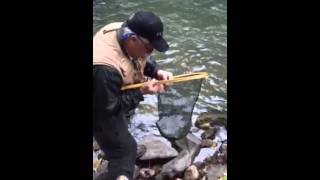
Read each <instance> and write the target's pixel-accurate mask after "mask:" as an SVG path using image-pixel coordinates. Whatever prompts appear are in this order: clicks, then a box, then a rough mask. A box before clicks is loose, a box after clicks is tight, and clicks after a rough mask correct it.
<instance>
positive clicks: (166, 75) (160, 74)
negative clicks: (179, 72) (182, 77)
mask: <svg viewBox="0 0 320 180" xmlns="http://www.w3.org/2000/svg"><path fill="white" fill-rule="evenodd" d="M172 76H173V74H172V73H171V72H168V71H164V70H158V71H157V79H158V80H169V79H171V78H172Z"/></svg>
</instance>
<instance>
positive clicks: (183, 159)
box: [155, 134, 201, 180]
mask: <svg viewBox="0 0 320 180" xmlns="http://www.w3.org/2000/svg"><path fill="white" fill-rule="evenodd" d="M175 143H176V144H177V146H179V147H180V148H182V149H183V150H182V151H181V152H180V153H179V155H178V156H177V157H176V158H174V159H173V160H171V161H169V162H168V163H166V164H164V165H163V167H162V170H161V172H160V173H159V174H158V175H157V176H156V178H155V179H156V180H162V179H166V178H169V179H173V178H174V177H175V176H176V175H177V174H179V173H182V172H183V171H184V170H185V169H186V168H187V167H189V166H190V165H191V164H192V162H193V160H194V158H195V156H196V155H197V154H198V153H199V151H200V146H201V141H200V139H199V138H197V137H196V136H195V135H193V134H188V135H187V136H186V137H185V138H183V139H181V140H177V141H176V142H175Z"/></svg>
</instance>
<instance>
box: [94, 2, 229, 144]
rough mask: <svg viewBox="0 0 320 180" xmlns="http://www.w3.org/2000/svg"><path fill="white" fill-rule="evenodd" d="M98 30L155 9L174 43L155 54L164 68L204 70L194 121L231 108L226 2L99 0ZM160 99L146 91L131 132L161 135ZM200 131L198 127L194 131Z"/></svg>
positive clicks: (166, 35) (137, 135)
mask: <svg viewBox="0 0 320 180" xmlns="http://www.w3.org/2000/svg"><path fill="white" fill-rule="evenodd" d="M93 4H94V7H93V31H94V32H96V31H97V30H98V29H99V28H100V27H102V26H104V25H106V24H108V23H111V22H115V21H124V20H125V19H126V18H127V17H128V16H129V15H130V14H132V13H133V12H135V11H137V10H148V11H153V12H154V13H155V14H157V15H158V16H160V18H161V19H162V21H163V23H164V37H165V39H166V40H167V41H168V43H169V45H170V49H169V51H167V52H166V53H165V54H161V53H158V52H157V53H155V54H154V59H155V60H156V61H157V62H158V64H159V65H160V67H161V68H163V69H165V70H168V71H171V72H173V74H175V75H178V74H182V73H187V72H196V71H205V72H208V73H209V78H208V79H207V80H205V81H204V82H203V85H202V89H201V92H200V96H199V99H198V101H197V103H196V105H195V108H194V113H193V120H195V118H196V117H197V116H198V115H199V113H201V112H206V111H210V110H221V111H227V1H226V0H142V1H129V0H94V1H93ZM157 120H158V114H157V97H156V96H155V95H147V96H146V98H145V101H144V102H142V103H141V105H140V107H139V109H138V110H137V115H136V116H135V118H134V120H133V124H132V127H131V129H130V130H131V132H132V133H133V134H134V135H135V136H136V138H138V139H139V138H140V137H142V136H144V135H146V134H150V133H151V134H157V135H159V132H158V130H157V128H156V125H155V122H156V121H157ZM193 130H194V131H196V130H195V129H193Z"/></svg>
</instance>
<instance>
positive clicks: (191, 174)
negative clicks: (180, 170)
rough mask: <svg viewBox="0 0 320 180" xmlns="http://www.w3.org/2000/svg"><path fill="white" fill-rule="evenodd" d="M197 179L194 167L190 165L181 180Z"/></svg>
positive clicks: (197, 173)
mask: <svg viewBox="0 0 320 180" xmlns="http://www.w3.org/2000/svg"><path fill="white" fill-rule="evenodd" d="M198 178H199V172H198V169H197V167H196V166H195V165H191V166H190V167H188V168H187V169H186V171H185V172H184V177H183V180H197V179H198Z"/></svg>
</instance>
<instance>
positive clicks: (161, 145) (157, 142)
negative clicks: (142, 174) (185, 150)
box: [139, 135, 178, 160]
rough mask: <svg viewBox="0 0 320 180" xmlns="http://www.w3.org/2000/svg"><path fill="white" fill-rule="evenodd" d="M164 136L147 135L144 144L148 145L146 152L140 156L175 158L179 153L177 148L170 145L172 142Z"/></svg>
mask: <svg viewBox="0 0 320 180" xmlns="http://www.w3.org/2000/svg"><path fill="white" fill-rule="evenodd" d="M164 141H167V140H166V139H164V138H159V137H155V136H153V135H151V136H147V137H146V138H145V139H144V140H143V142H142V144H143V145H144V146H145V147H146V152H145V153H144V154H143V155H142V156H141V157H140V158H139V159H140V160H150V159H164V158H173V157H176V156H177V155H178V152H177V150H175V149H174V148H172V147H171V146H170V142H168V141H167V142H168V143H165V142H164Z"/></svg>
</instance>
